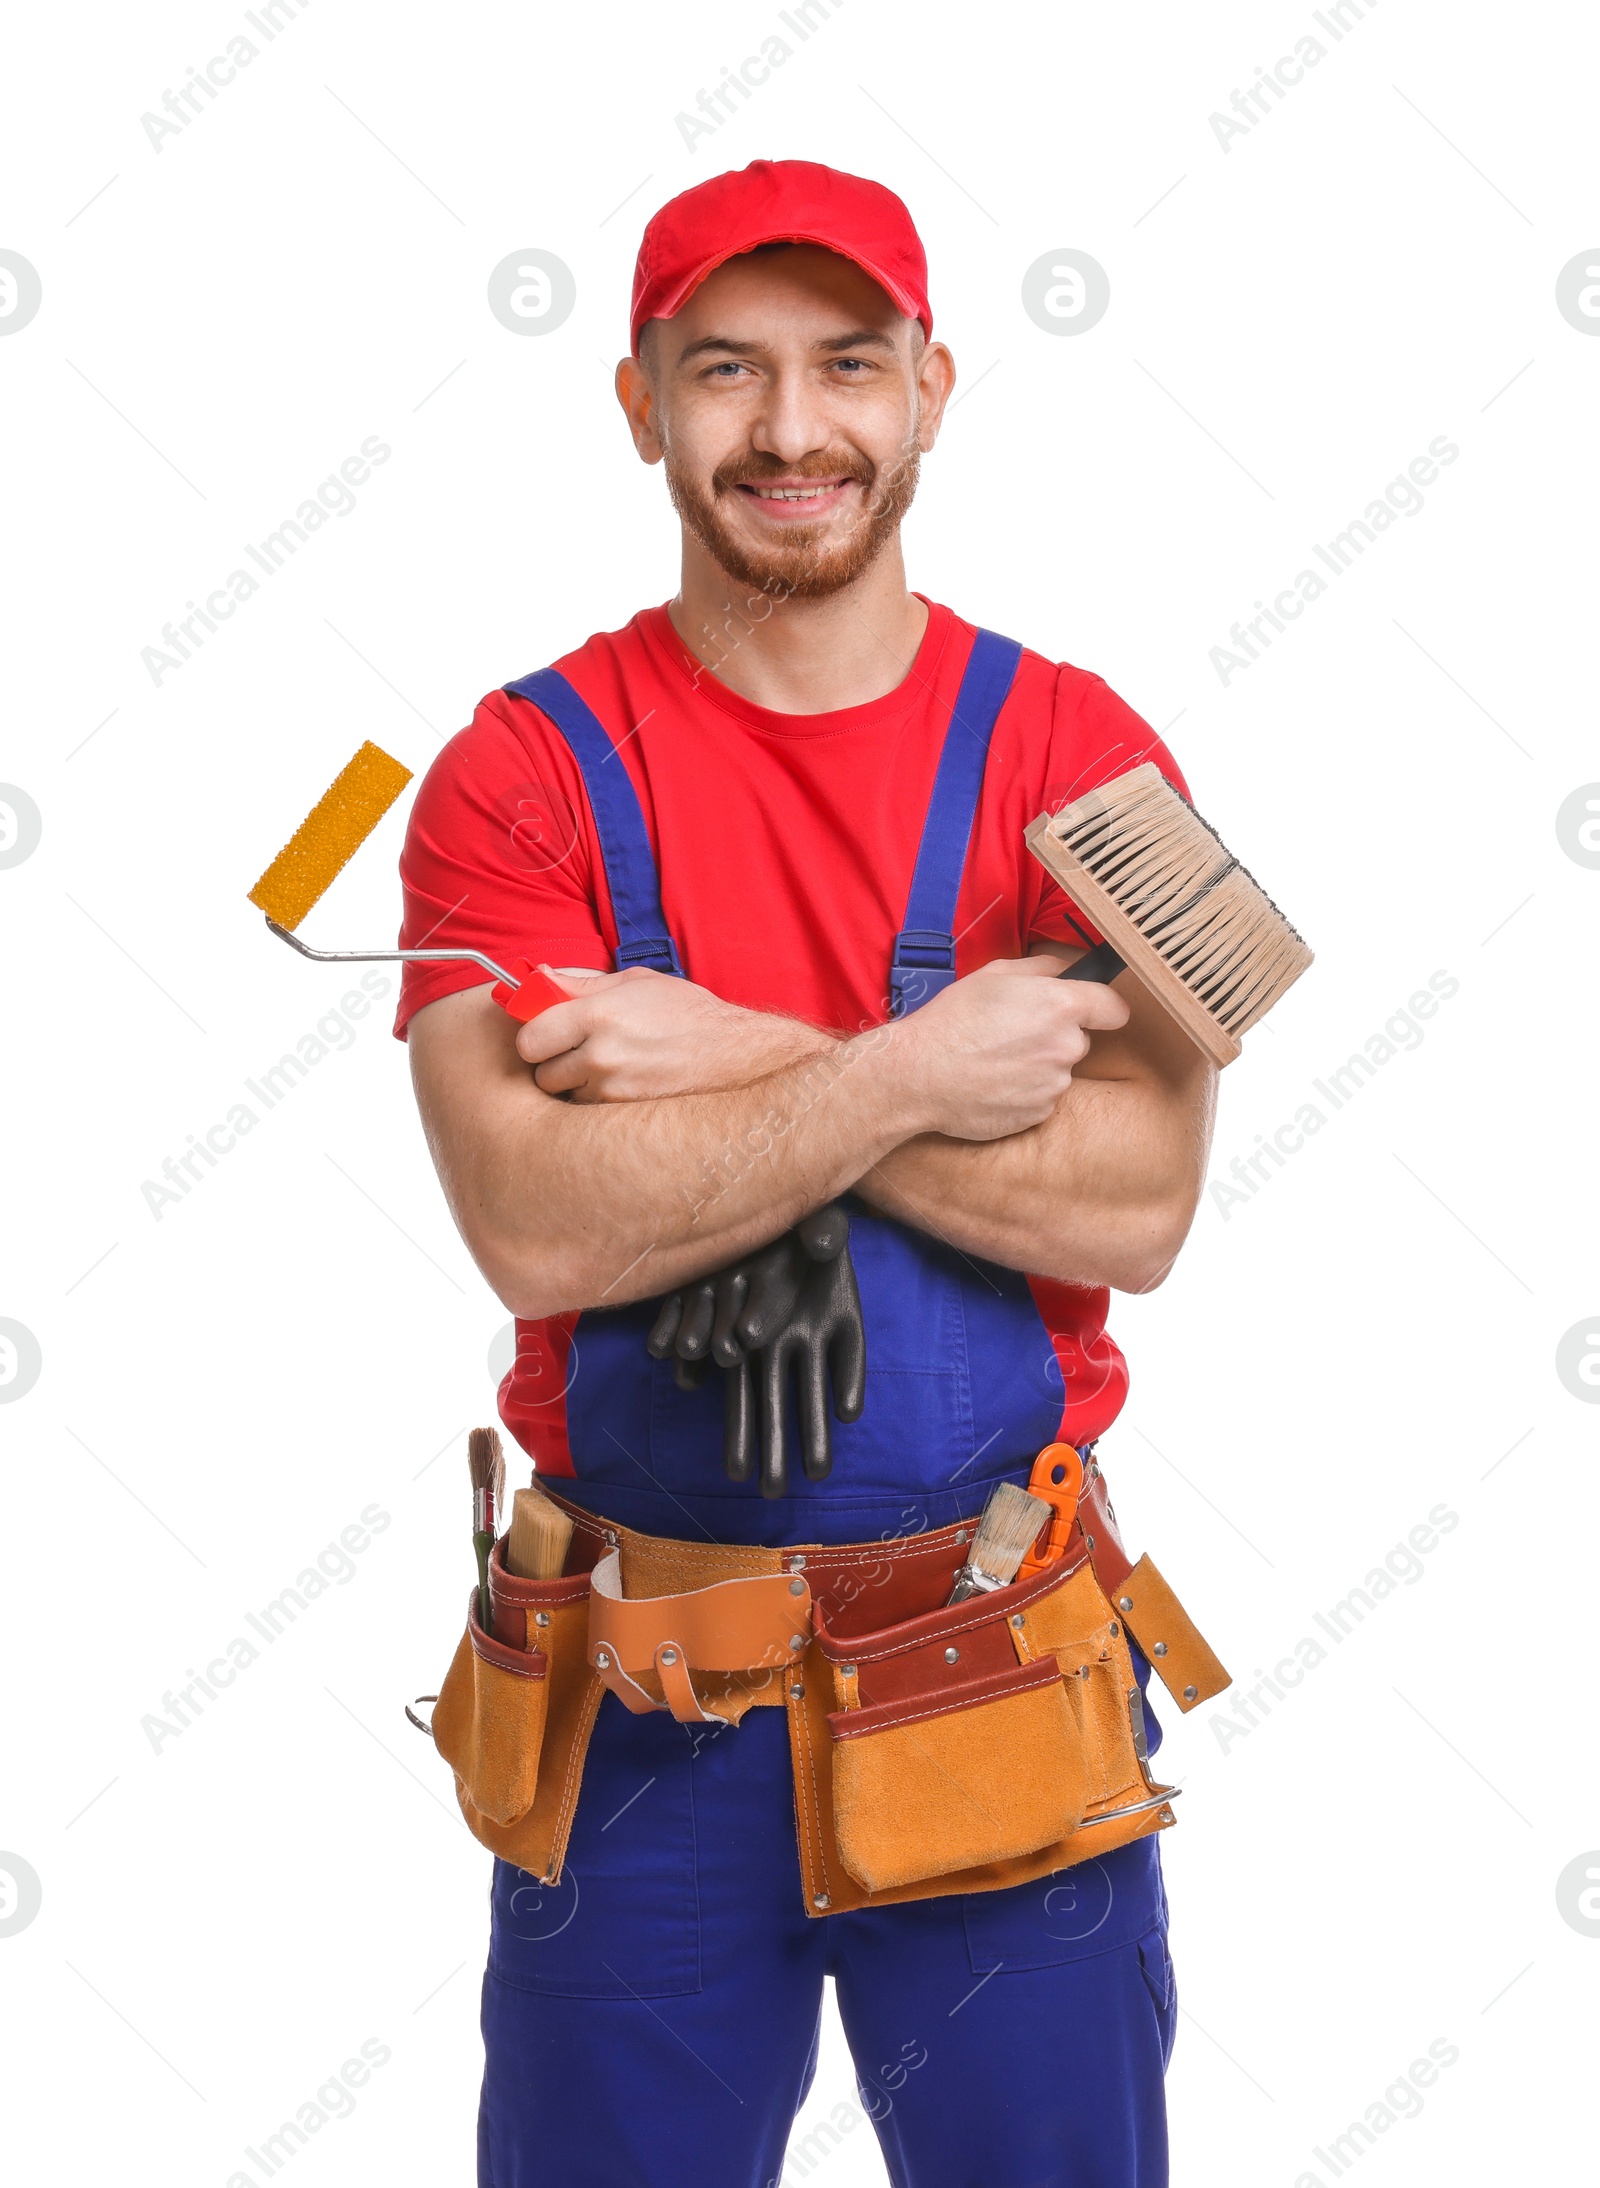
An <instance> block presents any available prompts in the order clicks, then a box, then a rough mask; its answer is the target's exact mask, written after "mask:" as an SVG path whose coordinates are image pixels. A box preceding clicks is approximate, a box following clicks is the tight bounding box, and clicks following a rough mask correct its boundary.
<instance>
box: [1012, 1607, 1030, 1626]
mask: <svg viewBox="0 0 1600 2188" xmlns="http://www.w3.org/2000/svg"><path fill="white" fill-rule="evenodd" d="M1011 1623H1012V1625H1013V1626H1025V1625H1026V1624H1027V1623H1028V1620H1027V1616H1026V1614H1025V1613H1024V1612H1022V1611H1013V1612H1012V1613H1011Z"/></svg>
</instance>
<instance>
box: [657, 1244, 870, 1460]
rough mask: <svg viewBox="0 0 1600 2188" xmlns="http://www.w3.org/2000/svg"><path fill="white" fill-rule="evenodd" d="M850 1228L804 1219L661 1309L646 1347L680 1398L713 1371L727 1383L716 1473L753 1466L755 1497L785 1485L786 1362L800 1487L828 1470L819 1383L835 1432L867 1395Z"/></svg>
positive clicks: (671, 1297) (687, 1287) (685, 1288)
mask: <svg viewBox="0 0 1600 2188" xmlns="http://www.w3.org/2000/svg"><path fill="white" fill-rule="evenodd" d="M849 1237H850V1219H849V1217H848V1215H847V1214H846V1213H845V1211H844V1209H843V1208H841V1207H840V1206H839V1205H838V1204H837V1203H836V1202H830V1203H829V1204H828V1205H826V1206H824V1207H822V1208H818V1209H815V1210H813V1212H812V1213H811V1214H810V1215H808V1216H806V1217H804V1218H803V1219H802V1220H801V1221H800V1222H799V1223H798V1224H796V1226H795V1228H794V1229H793V1230H792V1231H785V1232H784V1233H783V1235H782V1236H781V1237H779V1238H775V1239H774V1240H773V1241H772V1243H771V1244H770V1245H767V1246H763V1247H760V1248H759V1249H758V1250H757V1251H756V1252H754V1253H751V1254H746V1255H745V1256H743V1257H742V1258H741V1259H740V1260H738V1261H735V1262H730V1264H729V1265H728V1267H727V1268H725V1269H718V1270H716V1271H714V1272H713V1273H712V1274H711V1275H709V1276H704V1277H700V1278H698V1279H697V1280H696V1281H695V1282H694V1283H692V1284H686V1285H683V1286H682V1287H680V1289H679V1290H677V1291H674V1292H669V1293H668V1294H667V1295H666V1297H665V1298H664V1299H663V1300H662V1302H661V1306H660V1309H659V1311H658V1313H657V1315H656V1319H655V1322H654V1324H653V1326H652V1328H651V1330H650V1334H649V1337H648V1338H647V1340H646V1343H647V1345H648V1347H649V1350H650V1353H651V1355H652V1357H653V1358H655V1359H657V1360H665V1359H667V1358H668V1357H669V1356H670V1357H671V1359H672V1363H673V1376H674V1380H675V1381H676V1383H677V1385H678V1387H679V1389H680V1390H695V1389H697V1388H698V1387H699V1385H700V1384H701V1382H702V1381H703V1380H704V1379H705V1373H706V1369H707V1368H708V1367H709V1366H710V1365H711V1363H712V1361H713V1360H714V1361H715V1362H716V1363H717V1365H718V1366H719V1367H722V1368H723V1369H725V1370H726V1371H727V1377H728V1381H727V1404H726V1409H725V1414H724V1433H723V1463H724V1466H725V1468H726V1471H727V1474H728V1477H729V1479H730V1480H731V1481H739V1482H744V1481H749V1480H750V1479H751V1478H752V1477H753V1476H754V1474H755V1472H756V1465H757V1457H758V1452H759V1455H760V1458H761V1462H762V1464H761V1481H762V1493H763V1495H765V1496H781V1495H782V1494H783V1491H784V1487H785V1485H786V1483H787V1480H788V1454H787V1451H786V1448H785V1438H784V1416H785V1408H784V1404H783V1397H784V1393H785V1390H786V1388H787V1382H788V1369H789V1363H790V1362H791V1360H795V1359H798V1360H799V1361H800V1363H801V1387H800V1403H801V1430H802V1436H803V1439H804V1446H805V1448H804V1454H803V1456H804V1463H805V1469H806V1473H807V1475H808V1476H809V1477H810V1479H812V1480H813V1481H821V1480H822V1479H823V1478H824V1476H825V1475H826V1474H827V1472H828V1470H829V1468H830V1466H831V1465H832V1443H831V1439H830V1436H829V1430H828V1415H827V1405H826V1398H827V1388H826V1385H827V1379H828V1375H829V1372H830V1371H831V1372H832V1377H833V1409H834V1412H835V1414H836V1415H837V1416H838V1418H839V1419H840V1420H841V1421H854V1420H858V1419H859V1418H860V1415H861V1408H862V1403H863V1400H864V1398H865V1391H866V1339H865V1333H864V1331H863V1329H862V1326H861V1296H860V1293H859V1291H858V1290H857V1288H856V1280H855V1270H854V1268H853V1266H852V1264H851V1261H850V1254H849Z"/></svg>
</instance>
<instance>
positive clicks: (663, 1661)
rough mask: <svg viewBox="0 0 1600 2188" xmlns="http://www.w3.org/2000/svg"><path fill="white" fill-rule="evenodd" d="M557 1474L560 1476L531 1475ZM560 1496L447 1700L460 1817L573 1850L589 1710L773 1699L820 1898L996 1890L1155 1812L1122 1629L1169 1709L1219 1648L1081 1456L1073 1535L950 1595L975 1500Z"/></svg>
mask: <svg viewBox="0 0 1600 2188" xmlns="http://www.w3.org/2000/svg"><path fill="white" fill-rule="evenodd" d="M540 1486H541V1487H542V1488H544V1489H545V1491H546V1494H551V1495H553V1494H554V1493H553V1492H551V1491H550V1489H549V1485H548V1483H541V1484H540ZM554 1501H555V1502H556V1503H557V1504H559V1505H561V1507H562V1509H563V1510H564V1511H566V1512H568V1513H570V1514H571V1516H572V1518H573V1520H574V1522H575V1525H574V1529H573V1535H572V1542H571V1546H570V1548H569V1551H568V1556H567V1571H566V1573H565V1574H564V1575H563V1576H562V1578H560V1579H559V1580H523V1579H519V1578H517V1577H516V1576H515V1575H514V1574H511V1573H508V1572H507V1571H506V1569H505V1563H504V1555H503V1553H504V1544H503V1543H497V1544H496V1545H495V1548H494V1551H493V1553H492V1555H491V1558H490V1567H489V1573H490V1591H491V1600H492V1604H493V1613H494V1616H493V1625H494V1631H493V1632H492V1633H485V1632H484V1630H483V1628H482V1626H481V1625H480V1624H479V1622H478V1610H477V1603H478V1598H477V1591H476V1590H474V1591H473V1593H472V1598H471V1602H470V1605H469V1609H468V1622H467V1631H466V1633H465V1635H464V1636H463V1638H462V1641H461V1644H460V1647H459V1648H458V1649H457V1651H456V1655H455V1660H454V1662H453V1663H452V1664H451V1666H450V1670H449V1672H448V1674H447V1676H446V1678H445V1682H444V1686H443V1689H442V1690H441V1692H440V1694H439V1697H438V1701H437V1704H436V1706H435V1708H434V1712H433V1737H434V1741H435V1744H436V1745H437V1747H438V1749H439V1751H440V1753H441V1754H442V1755H443V1756H444V1757H445V1759H446V1760H447V1761H448V1762H449V1763H450V1765H451V1767H452V1768H453V1770H454V1771H455V1777H456V1791H457V1796H458V1798H459V1800H460V1803H461V1809H462V1813H463V1814H464V1815H465V1817H466V1820H467V1824H468V1827H469V1828H470V1829H471V1831H472V1832H473V1833H474V1835H475V1836H476V1837H477V1838H479V1839H480V1840H481V1841H482V1842H483V1844H484V1845H485V1846H488V1847H490V1848H491V1849H492V1850H493V1851H494V1852H495V1853H496V1854H499V1855H500V1856H501V1857H502V1858H503V1859H505V1860H507V1861H510V1862H514V1863H515V1864H516V1865H517V1866H518V1867H519V1868H522V1869H524V1870H526V1871H528V1873H529V1874H530V1875H533V1876H537V1877H540V1878H541V1879H543V1880H545V1881H547V1882H555V1881H556V1880H557V1879H558V1878H559V1877H560V1874H561V1867H562V1862H563V1859H564V1856H565V1853H566V1845H567V1838H568V1834H569V1831H570V1828H571V1823H572V1815H573V1810H574V1807H575V1805H576V1803H577V1798H578V1789H579V1786H580V1783H581V1780H582V1775H583V1762H584V1755H585V1753H586V1751H587V1748H588V1743H589V1735H590V1731H591V1728H592V1727H593V1724H594V1719H595V1713H596V1711H597V1710H598V1709H599V1707H600V1702H601V1699H602V1697H603V1696H604V1694H605V1693H606V1690H607V1689H608V1688H609V1689H610V1691H611V1692H612V1693H613V1694H615V1695H616V1696H617V1698H618V1700H619V1701H621V1702H622V1704H623V1706H624V1707H625V1708H627V1709H630V1710H633V1711H636V1712H642V1711H645V1710H651V1709H667V1710H670V1711H671V1712H672V1714H673V1715H674V1716H675V1717H677V1718H678V1719H679V1720H680V1721H682V1722H684V1723H688V1724H715V1723H724V1724H730V1725H736V1724H737V1723H738V1722H739V1720H740V1718H741V1717H742V1716H743V1715H744V1713H745V1711H746V1710H747V1709H752V1708H762V1707H768V1708H780V1707H781V1708H784V1709H786V1710H787V1711H788V1714H789V1742H790V1750H791V1754H792V1757H793V1763H794V1790H795V1819H796V1825H797V1831H798V1837H799V1843H800V1866H801V1882H802V1887H803V1890H804V1895H805V1905H806V1910H807V1912H808V1913H809V1914H813V1915H823V1914H829V1913H837V1912H842V1911H844V1910H846V1909H848V1908H853V1907H860V1906H865V1905H869V1904H870V1905H874V1906H878V1905H883V1904H885V1903H886V1902H889V1901H892V1900H901V1899H924V1898H932V1897H936V1896H938V1895H940V1894H943V1893H948V1892H981V1891H994V1890H998V1889H1000V1888H1002V1887H1003V1886H1006V1885H1011V1884H1021V1883H1024V1882H1026V1881H1027V1880H1028V1879H1030V1878H1033V1877H1038V1876H1045V1875H1048V1874H1050V1873H1051V1872H1052V1871H1054V1870H1057V1869H1061V1868H1064V1867H1067V1866H1069V1865H1070V1864H1072V1863H1074V1862H1079V1861H1086V1860H1089V1859H1091V1858H1092V1857H1093V1856H1095V1855H1097V1854H1102V1853H1105V1852H1107V1851H1109V1850H1110V1849H1111V1848H1112V1847H1114V1846H1121V1845H1124V1844H1125V1843H1127V1841H1129V1840H1130V1839H1135V1838H1142V1837H1144V1836H1145V1835H1146V1834H1147V1833H1149V1832H1153V1831H1160V1830H1164V1829H1165V1828H1166V1827H1167V1826H1168V1825H1169V1824H1170V1823H1171V1822H1172V1821H1173V1813H1172V1806H1171V1803H1172V1799H1173V1797H1174V1788H1173V1787H1171V1786H1167V1785H1162V1784H1159V1783H1158V1782H1157V1781H1156V1780H1155V1779H1154V1778H1152V1776H1151V1774H1150V1770H1149V1766H1148V1759H1147V1756H1146V1752H1145V1734H1144V1711H1143V1704H1142V1698H1141V1696H1140V1692H1139V1686H1138V1682H1137V1680H1136V1679H1135V1677H1134V1671H1133V1661H1132V1657H1131V1655H1130V1653H1129V1646H1128V1637H1129V1635H1130V1634H1131V1635H1132V1636H1133V1638H1134V1640H1136V1641H1137V1643H1138V1645H1139V1647H1140V1648H1141V1649H1142V1650H1143V1651H1144V1654H1145V1655H1146V1656H1147V1657H1148V1658H1149V1660H1150V1662H1151V1665H1152V1666H1153V1668H1154V1670H1155V1671H1156V1673H1157V1675H1158V1676H1159V1677H1160V1679H1161V1680H1162V1682H1163V1684H1164V1685H1165V1686H1166V1688H1167V1690H1168V1692H1169V1693H1170V1694H1171V1695H1172V1698H1173V1700H1174V1701H1175V1702H1176V1703H1177V1705H1178V1707H1179V1709H1180V1710H1185V1711H1187V1710H1190V1709H1193V1708H1195V1707H1196V1706H1197V1705H1198V1704H1199V1703H1201V1702H1204V1701H1208V1700H1210V1699H1211V1697H1212V1696H1213V1695H1215V1694H1218V1693H1220V1692H1221V1691H1222V1689H1223V1688H1224V1687H1225V1686H1227V1684H1228V1683H1229V1682H1228V1674H1227V1673H1226V1672H1225V1671H1224V1670H1223V1668H1222V1666H1221V1664H1220V1663H1219V1662H1218V1661H1217V1659H1216V1657H1215V1656H1214V1655H1213V1654H1212V1652H1211V1650H1210V1648H1209V1647H1208V1646H1207V1644H1206V1642H1205V1641H1204V1640H1203V1639H1202V1637H1201V1635H1200V1634H1199V1633H1198V1632H1197V1631H1196V1629H1195V1627H1194V1625H1193V1624H1192V1623H1191V1621H1190V1619H1189V1617H1188V1615H1187V1614H1186V1613H1185V1611H1184V1609H1183V1607H1182V1605H1181V1604H1180V1603H1179V1602H1178V1600H1177V1598H1176V1596H1174V1594H1173V1593H1172V1590H1171V1589H1170V1588H1169V1587H1168V1586H1167V1584H1166V1582H1165V1581H1164V1580H1163V1579H1162V1577H1161V1575H1160V1573H1159V1572H1158V1571H1157V1570H1156V1568H1155V1566H1154V1565H1153V1564H1152V1563H1151V1561H1150V1560H1149V1558H1148V1557H1141V1558H1140V1559H1139V1560H1138V1562H1137V1563H1134V1562H1133V1561H1132V1560H1130V1558H1129V1557H1128V1555H1127V1552H1126V1551H1125V1550H1124V1548H1123V1546H1122V1542H1121V1540H1120V1538H1119V1536H1118V1534H1117V1528H1116V1519H1115V1515H1114V1514H1113V1512H1112V1509H1111V1505H1110V1501H1109V1499H1108V1497H1107V1495H1106V1488H1105V1481H1104V1477H1103V1476H1102V1474H1101V1472H1100V1468H1099V1465H1098V1462H1097V1461H1096V1460H1094V1459H1093V1458H1091V1459H1090V1460H1089V1462H1088V1466H1087V1469H1086V1472H1085V1479H1084V1487H1083V1494H1082V1498H1081V1500H1080V1503H1079V1506H1078V1511H1077V1516H1076V1518H1075V1519H1074V1521H1073V1523H1072V1527H1071V1531H1070V1534H1069V1535H1068V1538H1067V1543H1066V1548H1065V1550H1064V1552H1063V1554H1062V1555H1061V1556H1060V1557H1059V1558H1058V1559H1056V1560H1055V1561H1054V1562H1053V1563H1051V1564H1049V1565H1047V1566H1045V1567H1044V1569H1043V1570H1042V1571H1040V1572H1037V1573H1035V1574H1034V1575H1033V1576H1032V1577H1031V1578H1029V1579H1023V1580H1018V1581H1014V1582H1013V1583H1011V1585H1010V1586H1008V1587H1004V1588H999V1589H995V1590H993V1591H992V1592H990V1593H987V1594H979V1595H973V1596H969V1597H968V1598H967V1599H966V1600H965V1601H963V1602H961V1603H958V1604H954V1605H951V1604H950V1603H949V1596H950V1591H951V1588H952V1585H953V1583H954V1580H955V1576H956V1573H957V1571H958V1570H959V1568H960V1567H961V1565H962V1564H963V1563H964V1561H965V1558H966V1554H967V1549H968V1546H969V1544H970V1542H971V1540H972V1536H973V1534H974V1532H975V1530H976V1524H977V1523H976V1521H975V1520H969V1521H967V1522H966V1523H965V1524H962V1525H955V1526H950V1527H944V1528H941V1529H939V1530H938V1532H937V1533H933V1534H924V1535H914V1536H903V1537H898V1538H894V1539H891V1540H889V1541H878V1542H862V1543H845V1544H833V1545H828V1546H823V1545H820V1544H814V1543H813V1544H804V1543H802V1544H795V1545H791V1546H788V1547H785V1548H783V1549H749V1548H743V1547H739V1546H737V1545H731V1544H723V1543H696V1542H680V1541H677V1540H674V1539H672V1538H670V1537H666V1536H659V1535H645V1534H640V1533H638V1532H636V1531H635V1530H634V1529H632V1528H627V1527H620V1526H617V1525H615V1524H614V1523H612V1522H609V1521H606V1520H603V1519H599V1518H597V1517H596V1516H595V1515H594V1514H592V1513H590V1512H586V1511H584V1510H583V1509H582V1507H581V1506H578V1505H574V1504H570V1503H568V1502H567V1500H566V1499H565V1498H563V1497H560V1496H554Z"/></svg>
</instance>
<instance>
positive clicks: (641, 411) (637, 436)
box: [616, 357, 666, 463]
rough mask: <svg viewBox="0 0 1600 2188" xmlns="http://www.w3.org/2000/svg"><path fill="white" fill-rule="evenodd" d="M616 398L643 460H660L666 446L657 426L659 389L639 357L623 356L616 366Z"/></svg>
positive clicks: (643, 461) (654, 461)
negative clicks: (655, 386) (657, 391)
mask: <svg viewBox="0 0 1600 2188" xmlns="http://www.w3.org/2000/svg"><path fill="white" fill-rule="evenodd" d="M616 386H617V401H618V402H619V403H620V404H621V405H622V408H623V411H624V413H625V414H626V417H627V420H628V431H629V432H630V433H631V434H632V435H633V445H634V447H635V448H636V449H637V450H638V451H639V458H640V461H641V462H642V463H659V462H660V461H661V459H662V457H663V456H664V455H665V453H666V450H665V449H664V448H663V446H662V442H661V435H660V433H659V431H658V430H657V426H656V392H655V388H654V386H653V385H652V383H651V379H650V375H649V373H648V372H646V370H645V368H644V366H643V365H641V364H640V362H639V360H638V358H637V357H624V358H623V360H622V362H621V364H620V365H618V367H617V381H616Z"/></svg>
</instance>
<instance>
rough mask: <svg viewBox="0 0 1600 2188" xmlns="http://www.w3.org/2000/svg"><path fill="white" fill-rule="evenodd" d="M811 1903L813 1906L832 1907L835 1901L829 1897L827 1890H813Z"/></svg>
mask: <svg viewBox="0 0 1600 2188" xmlns="http://www.w3.org/2000/svg"><path fill="white" fill-rule="evenodd" d="M811 1904H812V1906H813V1907H831V1906H832V1905H833V1901H832V1900H831V1899H830V1898H829V1897H828V1895H827V1893H826V1892H813V1893H812V1895H811Z"/></svg>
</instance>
